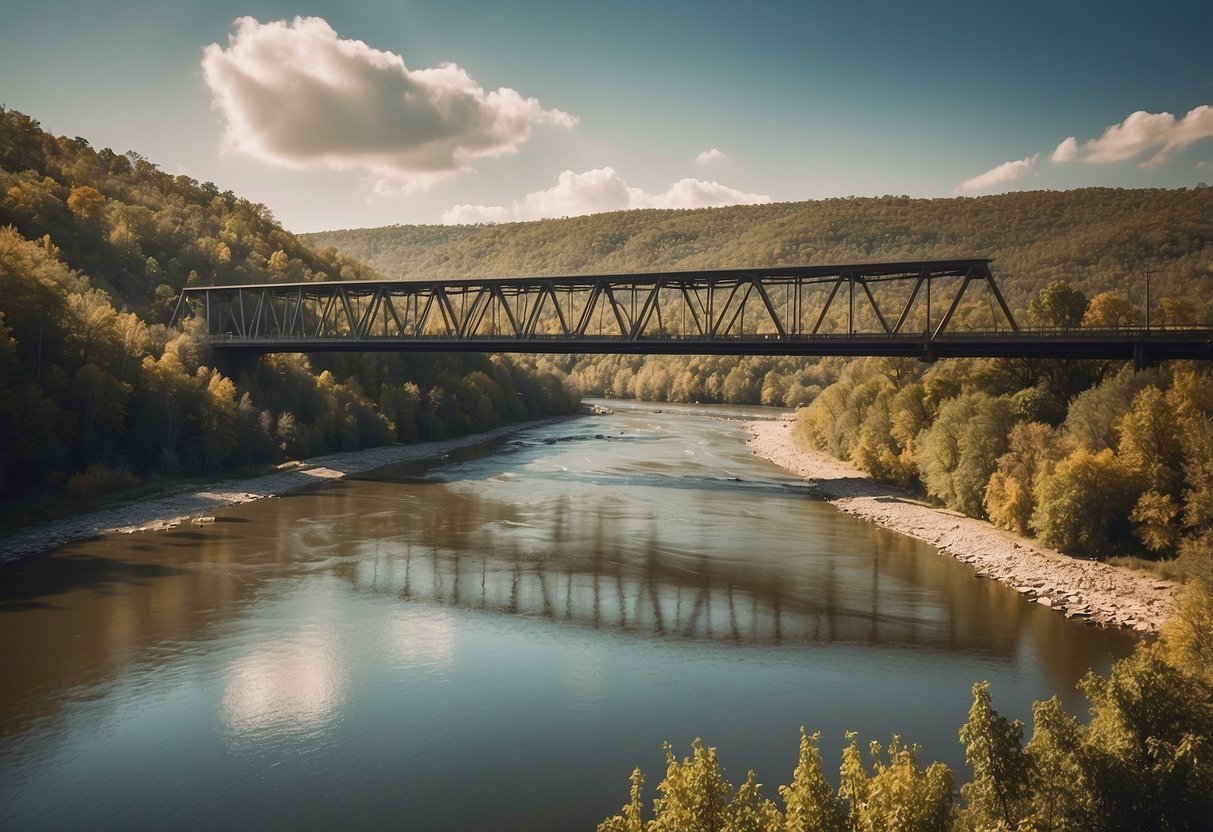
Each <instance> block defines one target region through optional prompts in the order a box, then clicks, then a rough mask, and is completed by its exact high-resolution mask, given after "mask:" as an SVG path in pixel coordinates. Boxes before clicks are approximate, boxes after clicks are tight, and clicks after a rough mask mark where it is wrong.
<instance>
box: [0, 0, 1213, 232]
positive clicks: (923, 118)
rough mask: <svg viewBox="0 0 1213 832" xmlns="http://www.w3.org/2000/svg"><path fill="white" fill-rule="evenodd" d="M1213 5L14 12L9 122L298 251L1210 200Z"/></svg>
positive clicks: (129, 6)
mask: <svg viewBox="0 0 1213 832" xmlns="http://www.w3.org/2000/svg"><path fill="white" fill-rule="evenodd" d="M1211 41H1213V3H1210V2H1209V0H1171V1H1170V2H1168V0H1159V2H1155V3H1151V4H1146V3H1142V2H1132V3H1128V2H1117V1H1116V0H1105V1H1104V2H1067V0H1050V2H1048V3H1044V2H1036V0H1024V1H1023V2H1019V3H985V2H980V0H971V1H970V2H935V3H927V2H920V3H905V2H863V1H862V0H857V1H856V2H849V3H822V2H812V1H811V0H800V1H799V2H758V0H756V2H752V3H740V2H736V0H733V2H713V0H698V2H686V1H685V0H645V2H638V1H637V0H613V1H612V2H610V3H579V2H576V0H564V1H563V2H549V0H511V2H509V3H503V2H500V0H394V1H393V2H389V0H362V1H361V2H357V3H350V2H348V0H347V2H341V3H338V2H330V1H329V0H311V2H302V3H301V2H295V3H287V2H277V1H276V0H244V2H233V0H183V2H174V1H173V0H167V2H166V0H158V1H157V2H150V0H110V2H107V3H105V4H99V3H91V2H89V3H86V2H63V0H40V1H39V2H37V3H34V2H28V0H20V1H19V2H18V0H0V105H3V106H6V107H8V108H9V109H13V110H19V111H21V112H24V113H26V114H28V115H30V116H32V117H34V118H36V119H37V120H38V121H40V122H41V124H42V126H43V127H44V128H45V129H47V130H49V131H50V132H52V133H55V134H61V135H68V136H73V137H74V136H82V137H84V138H86V139H88V140H89V141H90V142H91V143H92V145H93V146H94V147H97V148H101V147H111V148H112V149H114V150H116V151H118V152H125V151H127V150H133V151H135V152H137V153H139V154H140V155H142V156H143V157H145V158H147V159H148V160H149V161H151V162H153V163H155V164H157V165H158V166H159V167H160V169H161V170H164V171H166V172H169V173H173V174H185V175H188V176H191V177H194V178H195V179H197V180H199V181H212V182H214V183H215V184H217V185H218V186H219V187H220V188H221V189H231V190H232V191H234V192H236V193H237V194H238V195H240V196H243V197H246V198H248V199H250V200H252V201H254V202H260V203H263V204H265V205H266V206H268V207H269V208H270V210H271V211H272V212H273V213H274V215H275V216H276V217H277V218H278V219H279V220H280V221H281V222H282V223H283V225H284V226H286V227H287V228H288V229H290V230H292V231H295V232H307V231H321V230H329V229H339V228H360V227H369V226H381V225H391V224H397V223H399V224H438V223H454V222H501V221H512V220H529V219H537V218H541V217H552V216H556V217H559V216H572V215H577V214H586V213H595V212H599V211H612V210H620V209H626V208H643V207H671V208H696V207H707V206H716V205H729V204H742V203H760V202H786V201H798V200H806V199H824V198H829V197H844V196H880V195H884V194H905V195H909V196H912V197H928V198H934V197H952V196H957V195H959V196H980V195H985V194H994V193H1003V192H1007V191H1014V190H1040V189H1051V190H1062V189H1067V188H1076V187H1085V186H1092V185H1099V186H1113V187H1126V188H1131V187H1192V186H1194V185H1197V184H1200V183H1213V48H1210V47H1211Z"/></svg>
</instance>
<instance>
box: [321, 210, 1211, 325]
mask: <svg viewBox="0 0 1213 832" xmlns="http://www.w3.org/2000/svg"><path fill="white" fill-rule="evenodd" d="M304 239H306V240H308V241H310V242H312V243H315V244H317V245H321V246H334V247H335V248H336V249H337V250H339V251H341V252H342V253H343V254H346V255H349V256H352V257H358V258H360V259H362V260H365V261H366V262H367V263H369V264H370V265H371V266H373V267H374V268H375V269H376V270H378V271H379V272H380V273H382V274H383V275H384V276H386V277H392V278H410V279H425V278H447V277H504V276H511V275H539V274H546V275H552V274H575V273H616V272H634V271H636V272H642V271H654V270H659V269H712V268H734V267H737V268H742V267H747V266H754V267H758V266H781V265H805V264H819V265H824V264H835V263H863V262H876V261H903V260H932V259H946V258H957V257H960V258H965V257H991V258H993V259H994V263H993V266H992V268H993V270H994V273H995V276H996V277H997V278H998V280H999V285H1000V286H1001V287H1002V288H1003V291H1004V293H1005V294H1006V296H1007V300H1008V301H1009V302H1010V304H1011V306H1012V307H1013V308H1015V309H1023V308H1025V307H1026V305H1027V303H1028V301H1029V300H1030V299H1031V298H1032V297H1033V296H1034V295H1035V294H1036V293H1037V292H1038V291H1040V290H1041V289H1042V288H1044V287H1045V286H1047V285H1048V284H1049V283H1051V282H1053V281H1055V280H1064V281H1066V282H1068V283H1069V284H1070V285H1071V286H1073V287H1074V288H1076V289H1078V290H1080V291H1082V292H1084V293H1086V295H1087V297H1094V296H1095V295H1096V294H1098V293H1099V292H1102V291H1117V292H1121V293H1123V294H1125V295H1126V296H1127V297H1128V298H1129V299H1130V300H1131V301H1132V302H1133V303H1135V304H1137V305H1138V307H1139V308H1140V307H1141V305H1142V304H1143V303H1144V301H1145V281H1144V274H1145V272H1146V271H1147V270H1148V271H1151V272H1153V273H1154V276H1153V280H1154V289H1155V291H1156V292H1158V294H1157V295H1156V298H1161V297H1162V295H1163V294H1168V295H1171V296H1174V297H1185V296H1186V295H1187V294H1188V292H1189V290H1190V288H1192V287H1194V286H1196V285H1199V284H1198V283H1196V281H1199V280H1201V279H1205V280H1207V279H1209V278H1208V276H1209V275H1210V269H1211V268H1213V188H1196V189H1193V190H1159V189H1152V190H1122V189H1111V188H1090V189H1084V190H1076V191H1061V192H1058V191H1035V192H1025V193H1012V194H1002V195H998V196H986V197H977V198H971V197H963V198H955V199H910V198H908V197H896V196H886V197H880V198H854V197H852V198H847V199H827V200H822V201H818V202H795V203H782V204H775V205H744V206H736V207H728V208H707V209H700V210H682V211H676V210H643V211H628V212H619V213H611V214H596V215H593V216H587V217H572V218H568V219H558V220H543V221H540V222H528V223H504V224H501V225H478V226H390V227H386V228H370V229H360V230H354V231H329V232H324V233H319V234H309V235H304ZM1203 294H1204V301H1205V304H1204V306H1203V308H1202V309H1200V310H1190V309H1184V310H1178V309H1173V310H1171V313H1172V316H1173V317H1176V316H1183V315H1188V314H1201V313H1203V314H1205V315H1208V314H1209V313H1210V312H1211V311H1213V306H1210V301H1213V289H1208V288H1206V289H1205V290H1204V293H1203Z"/></svg>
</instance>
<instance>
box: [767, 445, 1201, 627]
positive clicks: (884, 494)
mask: <svg viewBox="0 0 1213 832" xmlns="http://www.w3.org/2000/svg"><path fill="white" fill-rule="evenodd" d="M793 424H794V423H793V422H790V421H782V422H751V423H749V424H748V425H747V426H746V427H747V430H748V431H749V432H750V434H751V438H750V439H749V441H748V442H747V445H748V446H749V447H750V450H751V451H753V452H754V453H755V454H756V455H758V456H761V457H763V458H765V459H768V460H770V461H771V462H774V463H775V464H776V465H778V466H780V467H781V468H785V469H787V470H789V471H791V472H793V473H795V474H796V475H798V476H800V477H803V478H804V479H805V480H807V481H808V482H809V483H810V485H811V489H812V491H813V492H814V493H815V494H817V495H818V496H820V497H823V498H824V499H826V500H828V501H829V502H830V503H831V504H833V505H834V506H836V507H837V508H838V509H840V510H842V511H844V512H846V513H847V514H851V515H854V516H856V517H859V518H862V519H864V520H868V521H871V522H873V523H876V524H878V525H880V526H884V527H885V528H888V529H892V530H893V531H897V532H901V533H902V534H906V535H909V536H910V537H914V538H917V539H919V540H923V541H926V542H927V543H930V544H931V545H933V546H936V547H937V548H938V549H939V550H940V551H941V552H943V553H945V554H948V555H951V556H952V557H954V558H956V559H957V560H960V561H964V562H965V563H968V564H970V565H971V566H972V567H973V568H974V569H976V570H977V574H978V575H980V576H982V577H986V578H992V579H994V580H998V581H1001V582H1003V583H1005V584H1007V585H1008V586H1011V587H1014V588H1015V590H1016V591H1018V592H1021V593H1023V594H1024V595H1026V596H1028V597H1029V598H1031V599H1032V600H1033V601H1035V602H1036V603H1038V604H1042V605H1044V606H1046V607H1052V608H1053V609H1054V610H1056V611H1058V612H1060V613H1062V614H1064V615H1065V616H1066V617H1067V618H1082V619H1084V620H1086V621H1089V622H1091V623H1093V624H1097V625H1100V626H1105V627H1125V628H1130V629H1133V630H1136V631H1138V632H1143V633H1147V632H1149V633H1154V632H1158V630H1159V629H1160V628H1161V627H1162V624H1163V622H1164V621H1166V619H1167V617H1168V616H1169V615H1170V614H1171V610H1172V608H1173V607H1174V602H1175V595H1176V592H1177V591H1178V586H1177V585H1176V584H1175V583H1174V582H1172V581H1165V580H1160V579H1158V578H1157V577H1155V576H1152V575H1148V574H1145V573H1143V572H1137V571H1134V570H1131V569H1124V568H1118V567H1114V566H1110V565H1108V564H1106V563H1100V562H1098V561H1090V560H1080V559H1077V558H1072V557H1068V556H1066V555H1062V554H1060V553H1058V552H1056V551H1053V550H1051V549H1046V548H1044V547H1042V546H1039V545H1038V544H1037V543H1036V542H1035V541H1031V540H1027V539H1026V538H1022V537H1019V536H1017V535H1014V534H1011V533H1010V532H1007V531H1003V530H1002V529H998V528H996V527H994V526H993V525H991V524H990V523H987V522H985V521H984V520H976V519H974V518H972V517H966V516H964V515H962V514H959V513H957V512H954V511H949V510H947V509H939V508H934V507H932V506H928V505H926V504H924V503H922V502H920V501H918V500H916V499H915V498H914V497H913V495H911V494H910V493H909V492H906V491H903V490H902V489H899V488H897V487H896V486H892V485H887V484H885V483H880V482H877V481H875V480H873V479H871V478H869V477H868V476H867V475H866V474H864V473H863V472H861V471H860V470H859V469H857V468H855V467H854V466H853V465H851V464H850V463H847V462H842V461H840V460H837V459H833V458H831V457H828V456H826V455H825V454H821V453H818V452H814V451H810V450H806V449H805V448H802V447H801V446H800V445H799V444H797V443H796V442H795V441H794V440H793V438H792V431H793Z"/></svg>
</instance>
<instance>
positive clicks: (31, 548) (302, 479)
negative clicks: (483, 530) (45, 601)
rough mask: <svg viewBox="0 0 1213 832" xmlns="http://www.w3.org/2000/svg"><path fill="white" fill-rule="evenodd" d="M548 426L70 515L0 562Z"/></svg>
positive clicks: (300, 465) (201, 517)
mask: <svg viewBox="0 0 1213 832" xmlns="http://www.w3.org/2000/svg"><path fill="white" fill-rule="evenodd" d="M558 418H561V417H558ZM551 421H555V420H554V419H548V420H543V421H538V422H524V423H521V424H512V425H504V426H502V427H499V428H495V429H493V430H490V431H485V432H484V433H475V434H470V435H468V436H460V437H457V438H455V439H446V440H443V441H440V442H422V443H419V444H417V445H386V446H383V447H380V448H367V449H365V450H361V451H349V452H346V453H336V454H328V455H325V456H318V457H314V458H312V459H307V460H303V461H302V462H291V463H286V464H284V465H282V466H279V468H278V470H277V471H274V472H272V473H269V474H263V475H261V476H256V477H248V478H243V479H241V478H233V479H226V480H222V481H220V482H214V483H209V484H206V485H186V486H182V487H180V488H176V489H174V490H172V491H170V492H168V493H165V494H159V495H156V496H153V497H147V498H143V499H138V500H134V501H132V502H130V503H126V504H123V505H116V506H108V507H106V508H103V509H99V510H97V511H91V512H87V513H84V514H76V515H71V516H69V517H64V518H61V519H59V520H54V521H51V522H49V523H43V524H40V525H37V526H31V527H30V528H27V529H22V530H21V531H18V532H14V533H13V534H9V535H5V536H3V537H0V561H8V560H15V559H17V558H21V557H26V556H28V555H35V554H38V553H40V552H45V551H48V550H50V549H54V548H56V547H59V546H62V545H64V544H65V543H70V542H71V541H74V540H86V539H88V538H91V537H98V536H100V535H103V534H114V533H117V534H129V533H131V532H138V531H148V530H154V529H167V528H172V527H174V526H177V525H179V524H180V523H183V522H186V521H189V520H191V519H192V520H193V521H194V522H206V520H207V519H208V517H207V515H208V514H209V512H212V511H214V510H215V509H217V508H221V507H223V506H230V505H236V504H238V503H247V502H250V501H252V500H260V499H263V498H265V497H277V496H278V495H280V494H286V493H287V492H290V491H296V490H298V489H300V488H305V487H307V486H309V485H315V484H316V483H318V482H322V481H324V480H332V479H341V478H342V477H347V476H350V475H351V474H363V473H366V472H367V471H373V470H375V469H376V468H385V467H387V466H389V465H399V464H400V463H403V462H416V461H420V460H425V459H437V458H441V457H442V456H444V455H445V454H448V453H450V452H451V451H454V450H457V449H460V448H469V447H472V446H475V445H479V444H482V443H484V442H489V441H492V440H493V439H497V438H499V437H502V436H508V435H509V434H511V433H517V432H518V431H520V430H523V429H525V428H529V427H534V426H536V425H542V424H547V423H548V422H551Z"/></svg>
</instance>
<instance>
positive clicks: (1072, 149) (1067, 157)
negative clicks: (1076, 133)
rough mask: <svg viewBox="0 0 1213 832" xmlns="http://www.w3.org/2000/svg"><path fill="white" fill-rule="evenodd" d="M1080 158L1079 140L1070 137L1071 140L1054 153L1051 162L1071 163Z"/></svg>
mask: <svg viewBox="0 0 1213 832" xmlns="http://www.w3.org/2000/svg"><path fill="white" fill-rule="evenodd" d="M1076 156H1078V139H1076V138H1074V137H1073V136H1070V138H1068V139H1066V140H1065V141H1063V142H1062V143H1061V144H1059V145H1057V149H1056V150H1054V151H1053V155H1052V156H1050V157H1049V161H1050V162H1070V161H1073V159H1074V158H1075V157H1076Z"/></svg>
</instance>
